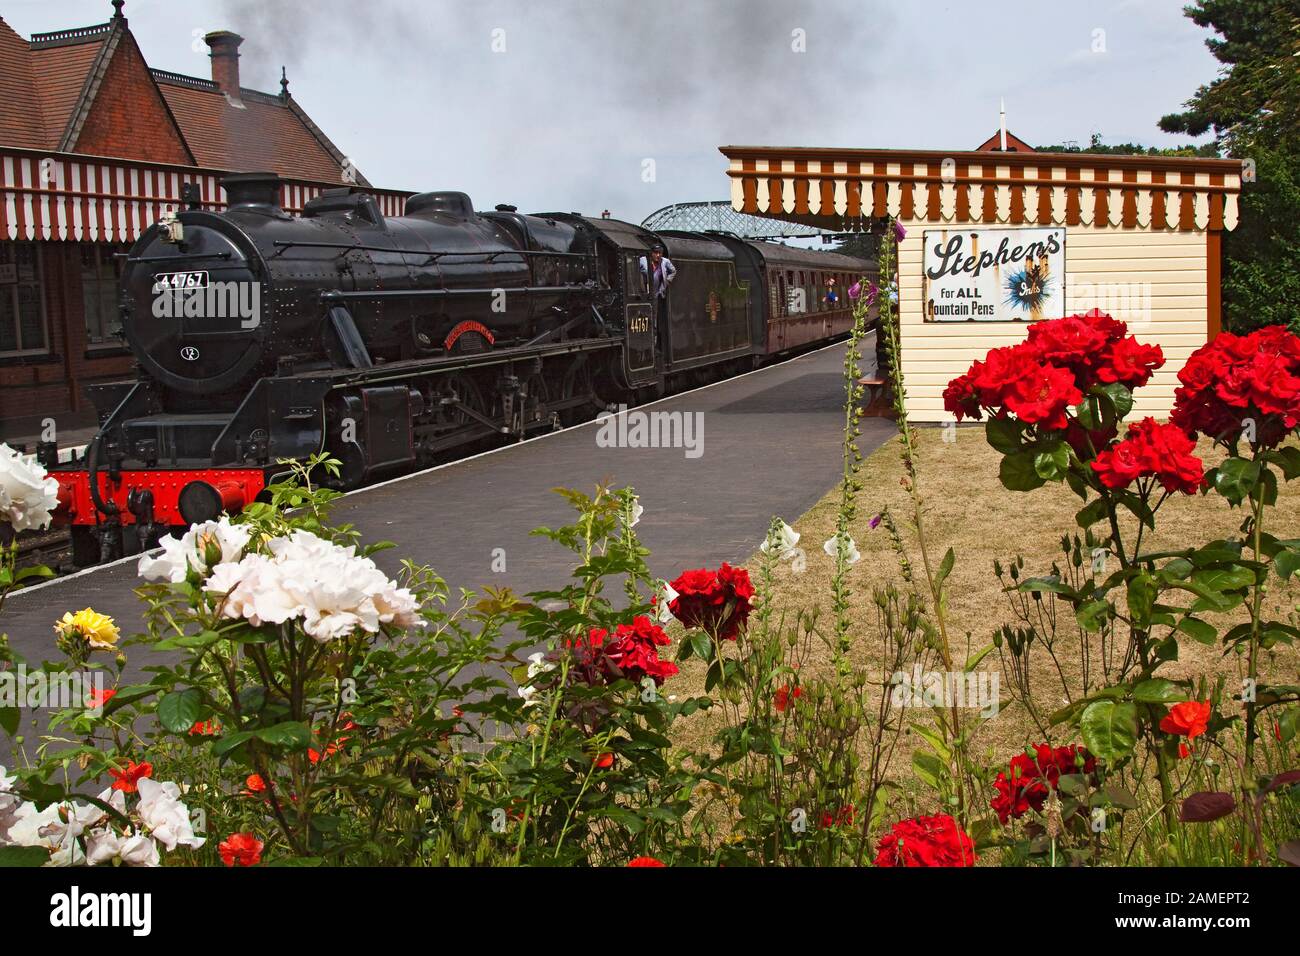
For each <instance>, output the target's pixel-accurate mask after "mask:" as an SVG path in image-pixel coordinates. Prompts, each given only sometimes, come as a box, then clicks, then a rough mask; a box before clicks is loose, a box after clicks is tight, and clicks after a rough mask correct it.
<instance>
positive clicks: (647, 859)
mask: <svg viewBox="0 0 1300 956" xmlns="http://www.w3.org/2000/svg"><path fill="white" fill-rule="evenodd" d="M627 865H628V866H666V865H667V864H664V863H660V862H659V861H658V860H656V859H655V858H654V857H652V856H638V857H637V858H636V859H634V860H629V861H628V864H627Z"/></svg>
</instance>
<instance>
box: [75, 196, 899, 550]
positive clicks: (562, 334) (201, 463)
mask: <svg viewBox="0 0 1300 956" xmlns="http://www.w3.org/2000/svg"><path fill="white" fill-rule="evenodd" d="M223 185H224V187H225V190H226V196H227V202H228V208H227V209H226V211H225V212H222V213H213V212H206V211H202V210H200V209H198V208H190V209H187V210H184V211H181V212H179V213H175V214H172V215H169V216H167V217H164V219H162V220H160V221H159V222H158V223H156V224H154V225H153V226H152V227H150V228H149V230H148V231H147V232H146V233H145V234H144V235H143V236H142V237H141V238H140V240H139V241H138V242H137V243H136V244H135V246H134V247H133V248H132V249H131V251H130V252H129V254H128V255H127V258H126V262H125V268H124V270H123V273H122V287H121V306H122V327H123V333H124V335H125V337H126V339H127V341H128V343H129V344H130V346H131V349H132V351H133V352H134V354H135V356H136V358H137V361H138V374H137V377H136V380H135V381H127V382H119V383H111V384H105V385H100V386H97V387H96V388H95V389H94V390H93V391H92V393H91V398H92V400H93V401H94V403H95V406H96V408H97V409H98V410H99V413H100V425H101V427H100V430H99V432H98V434H97V436H96V437H95V438H94V440H93V441H92V442H91V443H90V445H89V446H88V449H87V451H86V453H85V455H84V456H83V458H82V459H81V460H79V461H77V462H75V463H72V464H69V465H61V466H54V467H53V468H52V473H53V474H54V475H55V477H56V478H57V479H58V480H59V483H60V499H61V508H60V513H59V520H60V521H62V522H63V523H65V524H68V525H70V526H71V527H72V537H73V552H74V560H75V562H76V563H78V564H90V563H95V562H97V561H100V560H108V559H110V558H113V557H117V556H120V555H122V554H130V553H134V552H137V551H139V550H141V549H142V548H146V547H149V546H151V545H152V544H153V543H154V542H155V541H156V540H157V538H158V537H159V536H161V535H162V534H163V533H165V532H166V531H167V530H169V529H171V528H174V527H177V526H183V525H188V524H190V523H193V522H196V521H203V520H207V519H210V518H213V517H215V516H216V515H218V514H220V513H221V512H222V511H227V512H230V513H235V512H237V511H239V510H240V509H241V508H242V507H243V506H244V505H245V504H247V503H248V502H250V501H252V500H254V499H255V498H256V497H257V496H258V495H259V494H261V493H262V491H263V489H264V488H265V487H266V485H267V484H268V483H269V482H270V481H272V480H274V478H275V476H276V475H277V473H279V472H282V471H283V470H284V466H283V465H282V464H278V462H280V461H282V460H284V459H303V458H306V457H307V456H309V455H312V454H315V453H318V452H320V451H322V450H327V451H329V452H330V453H331V454H332V455H333V456H334V457H336V458H338V459H339V460H340V461H341V462H342V463H343V467H342V473H341V484H342V485H343V486H345V487H356V486H359V485H361V484H364V483H366V482H368V481H371V480H373V479H375V478H376V477H379V476H383V475H387V474H392V473H395V472H399V471H402V470H406V469H410V468H413V467H418V466H422V465H427V464H430V463H433V462H436V461H438V460H439V459H441V458H447V457H451V456H453V454H455V453H462V452H464V451H465V450H466V448H467V447H468V446H475V445H479V444H482V443H484V442H486V441H490V440H492V439H493V438H496V439H497V440H500V439H501V438H502V437H503V436H504V437H515V438H523V437H526V436H528V435H530V434H533V433H535V432H538V431H541V430H547V429H553V428H558V427H561V426H563V425H565V424H570V423H573V422H576V421H579V420H582V419H584V418H586V417H590V415H591V414H592V413H593V412H594V411H595V410H597V409H599V408H601V407H608V406H610V405H613V404H616V403H621V402H626V403H635V402H637V401H640V400H644V399H647V398H651V397H656V396H659V395H663V394H665V393H666V392H667V391H669V390H672V389H675V388H679V387H683V386H685V385H692V384H696V383H700V382H703V381H706V380H708V379H711V378H716V377H720V376H723V375H728V374H735V373H737V372H739V371H742V370H748V369H751V368H754V367H756V366H757V365H758V364H761V363H762V362H764V361H766V360H769V359H771V358H773V357H775V356H779V355H781V354H784V353H789V352H791V351H793V350H796V349H801V348H805V347H808V346H811V345H815V344H818V343H821V342H825V341H828V340H831V339H834V338H836V337H837V336H841V335H843V334H845V333H846V332H847V331H848V330H849V328H850V327H851V325H852V315H851V310H850V308H849V305H850V304H849V302H848V300H847V297H846V296H845V291H844V290H846V289H847V288H848V287H849V285H850V284H851V283H853V282H855V281H857V280H858V279H859V278H861V277H862V276H868V277H874V274H875V265H874V264H873V263H871V262H868V261H867V260H863V259H855V258H850V257H847V256H843V255H838V254H835V253H825V252H814V251H807V250H801V249H793V248H788V247H785V246H781V245H777V244H772V243H765V242H751V241H744V240H741V239H739V238H737V237H735V236H732V235H729V234H722V233H689V232H660V233H652V232H650V231H648V230H646V229H644V228H642V227H640V226H636V225H632V224H630V223H626V222H621V221H618V220H613V219H592V218H587V217H584V216H580V215H577V214H562V213H545V214H539V215H521V214H520V213H519V212H517V211H516V209H515V208H514V207H513V206H504V205H503V206H497V207H496V209H495V210H494V211H492V212H477V211H475V209H474V208H473V206H472V205H471V203H470V200H469V197H468V196H466V195H465V194H464V193H458V192H430V193H421V194H419V195H415V196H412V197H411V198H410V199H409V200H408V201H407V204H406V209H405V215H403V216H400V217H394V218H385V217H384V216H382V215H381V214H380V212H379V208H378V206H377V204H376V202H375V200H374V198H373V197H372V196H370V195H368V194H366V193H365V192H362V191H359V190H356V189H352V188H344V189H335V190H329V191H326V192H325V193H323V194H322V195H320V196H319V197H317V198H315V199H313V200H311V201H309V202H308V203H307V204H306V205H305V207H304V208H303V211H302V215H301V216H300V217H295V216H292V215H289V214H288V213H286V212H285V211H284V210H283V209H282V208H281V207H280V195H281V186H280V182H279V180H278V179H277V178H276V177H275V176H274V175H272V174H265V173H244V174H238V175H233V176H229V177H227V178H226V179H225V181H224V182H223ZM195 205H197V204H195ZM654 245H661V246H662V247H663V248H664V250H665V254H666V255H667V256H668V258H669V259H671V260H672V262H673V264H674V265H675V266H676V269H677V275H676V277H675V280H674V282H673V283H672V285H671V288H670V291H669V294H668V301H667V305H666V307H665V308H663V309H657V308H656V304H655V302H654V300H653V297H652V295H651V292H650V289H649V286H648V283H647V279H646V275H645V272H644V270H643V268H642V260H643V258H644V257H646V256H647V255H648V254H649V251H650V250H651V248H652V247H653V246H654ZM831 278H834V279H835V280H836V281H835V286H836V290H835V294H833V295H828V294H827V292H828V290H829V289H830V285H831V284H830V283H829V282H828V280H829V279H831Z"/></svg>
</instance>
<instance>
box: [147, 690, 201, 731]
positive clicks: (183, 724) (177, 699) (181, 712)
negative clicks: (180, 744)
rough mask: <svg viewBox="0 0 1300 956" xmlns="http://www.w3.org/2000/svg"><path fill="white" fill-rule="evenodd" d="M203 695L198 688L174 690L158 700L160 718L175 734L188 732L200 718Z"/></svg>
mask: <svg viewBox="0 0 1300 956" xmlns="http://www.w3.org/2000/svg"><path fill="white" fill-rule="evenodd" d="M202 703H203V697H202V695H201V694H200V693H199V691H198V688H196V687H189V688H187V689H185V690H181V691H172V692H171V693H170V694H167V695H166V696H165V697H163V699H162V700H160V701H158V720H159V721H160V722H161V723H162V725H163V726H164V727H165V728H167V729H168V730H170V731H171V732H172V733H174V734H184V733H188V732H189V729H190V728H191V727H193V726H194V724H195V722H196V721H197V720H198V719H199V713H200V707H201V705H202Z"/></svg>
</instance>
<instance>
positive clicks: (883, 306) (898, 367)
mask: <svg viewBox="0 0 1300 956" xmlns="http://www.w3.org/2000/svg"><path fill="white" fill-rule="evenodd" d="M893 236H894V233H893V221H892V220H891V222H890V225H889V232H888V234H887V237H886V238H885V240H884V241H883V242H882V243H881V262H880V271H881V281H882V283H883V282H889V281H890V279H891V276H892V275H893V270H894V261H895V254H896V250H897V243H896V242H895V241H894V239H893ZM878 329H879V331H878V333H877V334H881V333H883V334H884V336H885V354H886V355H887V357H888V358H889V367H890V375H891V377H892V378H893V382H892V385H893V392H894V414H895V417H896V421H897V425H898V434H899V437H900V439H901V441H902V445H903V451H902V459H903V469H904V471H905V472H906V484H907V493H908V495H909V497H910V498H911V499H912V522H913V524H914V525H915V527H916V539H917V544H918V546H919V548H920V551H921V566H922V568H923V569H924V571H925V579H926V584H927V585H928V587H929V591H930V598H931V600H932V602H933V604H934V616H935V622H936V623H937V625H938V629H939V655H940V657H941V658H942V659H943V665H944V667H945V669H947V670H948V671H949V672H952V671H953V670H954V665H953V657H952V647H951V644H950V643H949V641H948V614H947V610H946V608H945V604H946V602H945V601H944V597H943V585H942V583H941V582H939V581H938V580H937V578H936V577H935V573H934V566H933V564H932V563H931V561H930V551H929V548H928V546H927V544H926V535H925V518H924V510H925V509H924V507H923V505H924V500H923V499H922V497H921V490H920V475H919V470H918V469H917V467H916V446H915V443H914V441H913V433H912V426H911V423H910V421H909V419H908V415H907V388H906V385H905V384H904V381H903V363H902V350H901V348H900V347H899V341H898V334H899V333H898V321H897V317H896V316H895V314H894V309H893V301H892V299H891V298H890V296H889V294H888V293H886V294H885V295H883V296H881V297H880V322H879V325H878ZM855 450H856V446H855ZM949 719H950V720H951V727H950V728H949V740H950V742H951V743H952V744H953V746H952V768H951V770H952V779H953V786H954V788H955V790H956V795H957V815H958V819H959V820H960V821H962V823H963V825H964V824H965V820H966V812H965V807H966V803H965V799H966V798H965V787H964V786H963V783H962V780H961V757H960V753H959V751H960V749H961V745H960V743H959V741H960V739H961V712H960V710H959V709H958V707H957V703H956V701H955V699H954V702H953V705H952V707H951V709H950V711H949Z"/></svg>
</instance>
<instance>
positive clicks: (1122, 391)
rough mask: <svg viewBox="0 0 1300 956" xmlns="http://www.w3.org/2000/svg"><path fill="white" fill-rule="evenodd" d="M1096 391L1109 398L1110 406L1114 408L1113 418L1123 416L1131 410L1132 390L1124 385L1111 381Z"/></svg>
mask: <svg viewBox="0 0 1300 956" xmlns="http://www.w3.org/2000/svg"><path fill="white" fill-rule="evenodd" d="M1096 391H1097V392H1099V393H1100V394H1102V395H1104V396H1106V398H1107V399H1109V401H1110V405H1111V407H1112V408H1113V409H1115V418H1117V419H1120V418H1123V417H1124V416H1125V415H1127V414H1128V413H1129V412H1131V411H1132V410H1133V392H1132V391H1130V390H1129V388H1128V387H1127V386H1126V385H1123V384H1121V383H1120V382H1112V383H1111V384H1110V385H1106V386H1103V387H1101V388H1098V389H1096Z"/></svg>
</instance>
